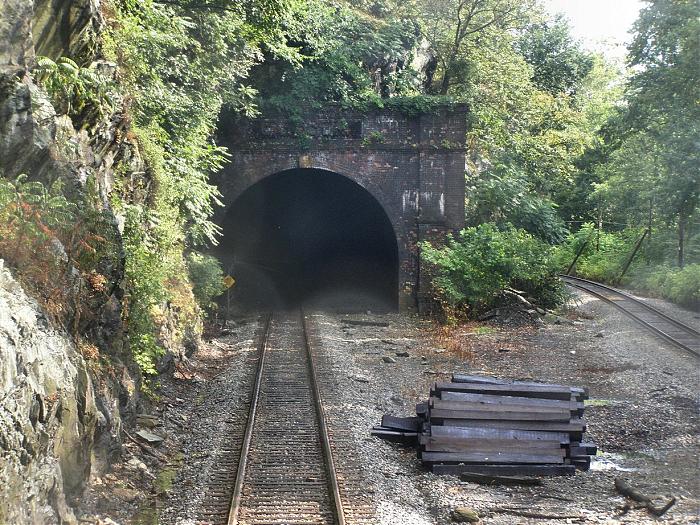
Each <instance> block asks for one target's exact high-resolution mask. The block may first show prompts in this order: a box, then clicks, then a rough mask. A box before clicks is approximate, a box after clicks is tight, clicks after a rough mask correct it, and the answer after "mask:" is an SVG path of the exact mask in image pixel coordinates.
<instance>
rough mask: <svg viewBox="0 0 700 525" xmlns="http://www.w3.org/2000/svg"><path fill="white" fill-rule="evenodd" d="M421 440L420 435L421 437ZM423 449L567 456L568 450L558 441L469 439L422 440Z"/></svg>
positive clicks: (429, 450)
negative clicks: (481, 440)
mask: <svg viewBox="0 0 700 525" xmlns="http://www.w3.org/2000/svg"><path fill="white" fill-rule="evenodd" d="M419 440H420V437H419ZM421 446H422V450H424V451H426V452H470V453H472V452H478V453H481V454H494V453H497V454H506V453H514V454H540V455H541V454H546V455H551V456H561V457H566V453H567V451H566V450H565V449H563V448H561V445H559V444H558V443H554V444H552V443H549V442H547V441H535V442H534V443H532V444H524V443H522V442H520V443H518V442H515V443H514V442H512V441H511V442H510V443H494V442H490V443H489V442H475V441H474V440H469V441H442V440H439V441H435V440H431V439H427V440H424V441H422V442H421Z"/></svg>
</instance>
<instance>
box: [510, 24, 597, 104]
mask: <svg viewBox="0 0 700 525" xmlns="http://www.w3.org/2000/svg"><path fill="white" fill-rule="evenodd" d="M517 47H518V51H519V52H520V53H521V54H522V55H523V57H525V61H526V62H527V63H528V64H530V65H531V66H532V68H533V74H532V82H533V84H534V85H535V86H536V87H537V88H538V89H541V90H543V91H546V92H548V93H550V94H552V95H556V94H558V93H566V94H569V95H573V94H575V93H576V92H577V90H578V88H579V86H580V84H581V83H582V82H583V80H584V79H585V78H586V76H587V75H588V73H589V72H590V71H591V69H593V64H594V58H593V56H592V55H591V54H590V53H587V52H585V51H583V50H582V49H581V46H580V45H579V43H578V42H576V41H575V40H574V39H573V38H572V36H571V32H570V28H569V24H568V23H567V21H566V20H565V19H564V18H563V17H562V16H561V15H559V16H558V17H557V18H555V19H554V20H553V21H545V22H540V23H537V24H532V25H530V26H529V27H527V28H526V30H525V31H523V34H522V36H521V37H520V38H519V39H518V42H517Z"/></svg>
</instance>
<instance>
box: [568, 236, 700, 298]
mask: <svg viewBox="0 0 700 525" xmlns="http://www.w3.org/2000/svg"><path fill="white" fill-rule="evenodd" d="M672 233H673V232H672V231H669V230H666V231H661V232H658V231H657V232H656V234H655V235H654V236H653V237H652V239H650V240H649V239H647V238H646V237H645V239H647V240H645V241H644V243H643V244H642V245H641V246H640V247H639V250H638V252H637V255H636V257H635V258H634V259H633V260H630V258H631V255H632V253H633V251H634V248H635V246H636V245H637V243H638V241H639V239H640V238H641V237H642V235H644V229H643V228H632V227H630V228H626V229H624V230H622V231H619V232H613V233H611V232H605V231H600V232H599V231H598V230H597V229H596V228H595V227H594V225H593V224H585V225H584V226H583V227H582V228H581V229H580V230H578V231H577V232H576V233H575V234H572V235H570V236H569V238H568V239H567V241H566V242H565V243H563V244H562V245H561V246H559V247H558V248H557V253H556V258H557V261H558V265H559V268H562V269H567V268H568V266H569V265H570V264H571V262H572V261H573V260H574V257H575V256H576V254H579V253H580V255H579V258H578V260H577V261H576V265H575V268H574V269H575V273H576V274H577V275H579V276H581V277H585V278H587V279H591V280H595V281H601V282H608V283H612V284H622V285H624V286H626V287H629V288H631V289H633V290H638V291H640V292H644V293H647V294H650V295H652V296H655V297H661V298H664V299H668V300H670V301H673V302H676V303H678V304H681V305H684V306H689V307H691V308H697V307H698V306H700V265H699V264H698V263H694V264H688V265H685V266H684V267H683V268H679V267H677V266H676V267H674V262H675V260H674V257H673V256H672V252H670V251H669V250H668V244H669V239H671V242H673V241H672ZM687 251H688V254H689V255H688V257H689V258H690V259H693V260H699V259H700V236H696V237H695V238H693V239H691V240H690V242H688V246H687ZM628 263H629V268H628V270H627V272H626V273H625V274H624V275H623V270H624V269H625V266H626V265H627V264H628Z"/></svg>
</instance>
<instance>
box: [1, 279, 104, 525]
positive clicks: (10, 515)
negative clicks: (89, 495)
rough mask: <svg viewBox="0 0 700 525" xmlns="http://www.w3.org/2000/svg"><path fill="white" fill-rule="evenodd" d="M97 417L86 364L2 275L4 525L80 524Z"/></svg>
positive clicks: (19, 288)
mask: <svg viewBox="0 0 700 525" xmlns="http://www.w3.org/2000/svg"><path fill="white" fill-rule="evenodd" d="M97 414H98V412H97V407H96V406H95V398H94V391H93V385H92V380H91V378H90V375H89V374H88V371H87V368H86V363H85V360H84V359H83V358H82V357H81V355H80V354H78V352H77V351H76V349H75V347H74V345H73V343H72V342H71V340H70V339H69V338H68V337H67V336H66V335H65V334H63V333H61V332H60V331H57V330H56V329H54V328H52V327H51V324H50V323H49V321H48V320H47V318H46V316H45V315H44V314H43V313H42V312H41V310H40V309H39V307H38V305H37V303H36V302H35V301H34V300H33V299H31V298H29V297H28V296H27V295H26V294H25V293H24V291H23V290H22V288H21V287H20V285H19V284H18V283H17V282H16V281H15V280H14V279H13V277H12V276H11V275H10V273H9V271H7V270H6V269H0V523H73V522H74V521H75V518H74V516H73V513H72V511H71V509H70V507H69V506H68V505H67V504H66V499H65V498H66V496H67V497H69V498H70V497H71V496H74V495H77V494H79V493H80V491H81V490H82V487H83V484H84V483H85V482H86V480H87V478H88V475H89V472H90V457H91V454H92V445H93V436H94V434H95V426H96V423H97ZM64 494H65V495H64Z"/></svg>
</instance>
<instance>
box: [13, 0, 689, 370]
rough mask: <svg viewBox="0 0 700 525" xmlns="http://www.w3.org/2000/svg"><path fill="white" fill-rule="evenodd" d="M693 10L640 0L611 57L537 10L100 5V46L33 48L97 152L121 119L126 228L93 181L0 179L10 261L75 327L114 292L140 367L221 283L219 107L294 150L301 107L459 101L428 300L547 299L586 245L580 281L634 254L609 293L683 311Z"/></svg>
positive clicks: (368, 0) (44, 75) (556, 297)
mask: <svg viewBox="0 0 700 525" xmlns="http://www.w3.org/2000/svg"><path fill="white" fill-rule="evenodd" d="M699 9H700V8H699V7H698V4H697V2H696V1H695V0H676V1H673V2H669V1H664V2H647V4H646V7H645V8H644V9H643V10H642V12H641V14H640V17H639V20H638V21H637V23H636V25H635V28H634V35H635V36H634V40H633V42H632V44H631V45H630V48H629V55H628V60H627V64H626V66H625V65H622V64H615V63H610V62H609V61H607V60H606V59H605V58H604V57H603V56H599V55H595V54H592V53H589V52H587V51H586V50H584V49H583V48H582V47H581V45H580V44H579V43H578V42H576V41H575V40H574V39H573V38H572V36H571V33H570V31H569V28H568V26H567V24H566V22H565V21H563V20H561V19H558V18H555V19H551V18H550V17H548V16H547V15H545V14H544V11H543V9H542V8H541V5H540V3H539V2H538V0H527V1H523V0H431V1H429V2H428V1H421V0H405V1H401V2H399V1H397V0H360V1H354V2H350V1H345V0H304V1H302V0H242V1H240V2H228V1H224V0H206V1H195V0H145V1H137V0H112V1H111V2H107V3H106V4H104V6H103V9H102V12H103V15H104V17H105V21H106V28H105V30H104V31H102V32H101V33H100V34H99V35H96V36H95V38H96V40H97V41H96V42H95V43H94V45H91V46H88V47H89V49H92V50H94V52H95V56H91V57H81V59H80V60H78V59H75V60H71V59H70V58H67V57H62V58H58V59H56V60H52V59H49V58H46V57H42V58H40V59H39V60H38V65H37V67H36V68H35V70H34V71H33V75H34V77H35V79H36V80H37V81H38V82H39V83H40V85H41V86H43V88H44V89H45V90H46V91H47V93H48V94H49V96H50V98H51V101H52V103H53V105H54V107H55V108H56V111H57V113H58V114H60V115H68V116H69V117H70V119H71V121H72V122H73V124H74V126H75V127H76V128H78V129H80V130H85V132H86V133H87V135H88V138H89V140H90V141H92V142H93V143H99V141H100V140H102V138H101V135H100V134H99V133H98V132H97V131H96V130H97V129H98V128H105V127H106V126H109V125H110V122H112V123H118V126H117V127H118V129H115V130H114V131H115V137H116V138H115V141H116V142H118V143H119V144H118V146H119V148H118V153H117V154H116V157H115V159H114V175H115V180H114V186H113V187H112V188H111V194H110V195H109V200H110V204H111V207H112V211H113V212H114V213H115V215H116V216H117V217H118V219H119V223H120V224H121V225H122V226H123V231H121V232H119V234H116V233H115V225H113V224H112V223H111V222H110V220H109V218H108V217H106V215H105V214H104V213H103V211H102V210H103V207H104V203H103V202H102V201H101V198H98V197H97V196H96V193H98V192H96V190H95V189H94V188H93V187H94V186H96V182H95V181H94V180H92V179H91V177H92V175H90V176H89V177H88V184H87V188H85V190H84V191H82V192H78V191H77V190H76V191H73V192H72V193H71V194H70V195H67V194H65V193H64V192H63V190H62V189H61V188H60V184H59V183H56V184H55V185H52V184H48V183H46V184H39V183H35V182H29V181H28V180H27V179H26V178H24V177H22V178H20V179H18V180H16V181H10V180H7V179H6V178H0V250H1V253H2V256H3V257H4V258H6V259H7V260H8V262H9V264H12V265H13V266H15V267H16V268H21V273H22V274H23V275H22V279H23V280H24V282H25V283H28V285H31V286H34V287H35V289H36V290H37V293H38V294H40V295H41V294H43V295H42V301H43V302H44V304H46V305H47V307H48V308H49V310H50V311H52V312H55V314H56V317H58V318H60V319H62V322H64V323H66V325H67V326H70V327H71V328H72V329H73V330H74V331H76V332H79V331H80V330H79V328H80V326H81V325H82V324H84V320H85V319H87V318H88V317H89V312H91V311H94V309H93V308H91V307H89V306H85V305H91V304H93V303H94V302H96V301H97V302H99V301H100V300H103V299H104V298H106V297H107V294H108V293H111V291H112V290H113V289H114V288H115V287H119V288H121V291H122V292H123V294H118V295H119V297H120V299H121V301H122V306H123V315H124V319H123V320H124V323H125V326H126V327H127V331H128V342H129V348H130V351H131V353H132V354H133V356H134V359H135V360H136V361H137V362H138V363H139V365H140V367H141V369H142V371H143V372H144V373H146V374H154V373H155V372H156V368H155V364H156V361H157V359H158V357H159V356H160V355H161V354H162V353H163V351H164V346H165V345H166V344H169V345H178V344H184V343H185V342H187V340H189V339H196V337H197V331H198V330H199V327H200V324H201V323H200V321H201V317H202V314H203V311H205V310H207V309H209V308H211V307H212V300H213V298H214V297H215V296H216V295H217V293H219V292H220V290H221V283H220V280H221V275H222V274H221V269H220V268H219V266H218V264H217V262H216V261H215V260H214V259H213V258H210V257H208V256H204V255H202V254H201V253H200V251H206V247H207V245H211V244H214V243H216V240H217V236H218V235H219V233H220V232H219V230H218V228H217V226H216V225H215V224H214V223H213V222H212V220H211V218H212V215H213V212H214V209H215V207H216V206H217V205H218V204H219V201H218V199H219V191H218V189H217V188H216V187H215V186H214V185H213V184H212V183H211V181H210V176H211V175H212V174H213V173H214V172H216V171H218V170H219V169H220V168H221V167H222V166H223V165H224V164H225V163H226V161H227V152H226V151H225V150H224V149H223V148H221V147H220V146H218V145H217V144H216V143H215V141H214V138H213V137H214V134H215V131H216V127H217V123H218V119H219V115H220V114H222V112H224V113H223V114H227V115H229V114H231V113H233V114H234V115H239V116H247V117H249V118H254V117H255V116H256V115H258V114H259V113H260V112H261V111H277V112H279V114H280V115H281V116H283V117H286V118H287V121H288V124H289V127H290V128H291V129H293V130H294V132H295V133H296V134H297V137H298V141H299V146H300V147H301V148H303V149H308V148H311V147H313V144H312V142H313V141H312V138H311V136H310V135H308V134H307V133H306V131H305V129H304V122H303V118H302V116H301V115H302V113H303V111H306V110H308V109H309V108H312V109H313V108H320V107H323V106H324V105H327V104H339V105H341V106H343V107H349V108H354V109H357V110H361V111H370V110H373V109H376V108H385V109H391V110H396V111H401V112H404V113H406V114H409V115H418V114H420V113H429V112H431V111H434V110H435V108H437V107H438V106H441V105H454V104H457V103H460V104H463V103H464V104H467V105H468V106H469V108H470V113H469V117H468V118H469V125H470V131H469V133H468V137H467V150H466V152H465V153H466V154H467V158H468V166H467V170H466V174H465V176H466V182H467V193H466V195H465V199H466V200H465V202H466V213H467V217H466V218H467V224H468V227H467V228H466V229H465V230H464V231H463V232H461V233H460V234H459V235H458V236H457V237H456V238H454V239H451V240H449V241H448V243H447V245H446V246H445V247H442V248H438V247H431V246H429V245H427V244H423V245H422V250H423V253H424V254H425V256H426V259H427V260H428V261H429V262H431V263H432V264H434V272H435V275H436V278H435V285H436V286H435V288H436V296H437V297H436V298H437V299H438V300H439V301H440V303H441V304H443V305H444V306H446V307H448V308H450V309H451V310H452V311H462V312H467V313H469V314H474V313H477V312H479V311H481V310H483V309H485V308H488V307H490V306H491V305H493V304H495V301H498V300H499V297H501V296H502V293H503V290H505V289H507V288H509V287H510V288H514V289H517V290H521V291H524V292H526V293H527V294H528V295H529V296H531V297H533V298H534V299H535V300H536V302H538V304H540V305H542V306H552V305H555V304H556V303H557V302H559V301H560V300H561V298H562V290H561V287H560V286H559V285H558V283H557V281H556V279H555V278H554V274H555V272H556V271H562V270H565V269H566V268H567V267H568V266H569V265H570V263H571V261H572V260H573V258H574V256H575V255H576V254H577V253H578V251H579V248H581V246H582V245H583V243H584V242H587V245H586V247H585V249H583V251H582V253H581V256H580V258H579V260H578V262H577V264H576V271H577V272H578V273H579V274H581V275H583V276H587V277H590V278H594V279H599V280H605V281H609V282H615V281H617V280H618V279H619V278H620V276H621V274H622V271H623V269H624V267H625V266H626V264H627V262H628V261H629V262H630V265H629V266H630V267H629V270H628V271H627V273H626V274H625V276H624V278H623V280H622V283H623V284H625V285H629V286H632V287H635V288H638V289H640V290H644V291H648V292H649V293H653V294H657V295H660V296H662V297H666V298H669V299H671V300H674V301H678V302H680V303H682V304H686V305H691V306H693V305H697V301H698V295H700V286H698V280H699V279H698V264H700V231H699V229H698V227H699V224H700V214H699V213H698V203H699V201H700V170H699V169H698V166H700V154H699V151H700V150H699V149H698V147H697V137H698V136H700V105H698V103H697V101H698V100H699V99H700V68H698V67H697V57H698V55H700V49H699V47H700V40H698V38H697V35H698V33H699V32H700V16H698V15H699V14H700V13H699ZM95 59H100V60H102V61H101V62H94V61H95ZM345 125H346V126H347V123H345ZM382 141H383V137H382V135H381V133H375V134H371V135H369V136H368V137H366V138H365V144H366V145H369V144H372V143H381V142H382ZM442 146H444V147H453V145H451V144H447V143H443V144H442ZM30 175H31V174H30ZM644 230H647V231H648V232H649V233H648V234H647V236H646V238H645V240H644V242H643V243H642V244H641V246H640V249H639V252H638V255H637V257H636V258H635V259H634V260H630V256H631V252H632V250H633V248H634V247H635V246H636V243H637V240H638V239H639V238H640V237H641V235H642V233H643V231H644ZM117 236H120V237H121V239H120V240H119V241H117V240H116V237H117ZM55 241H58V242H55ZM122 250H123V251H122ZM35 254H36V255H35ZM122 267H123V276H122V275H121V274H120V272H121V270H122ZM74 270H75V271H77V273H78V274H79V275H80V276H81V280H80V282H81V284H80V286H78V287H74V286H71V285H70V282H71V279H73V278H74V277H73V275H74V274H75V272H74ZM49 275H53V276H58V277H56V278H54V279H52V281H51V282H49V278H48V277H47V276H49ZM61 289H65V290H67V292H66V293H65V294H64V295H61V293H59V292H58V290H61ZM75 290H78V292H75V293H79V294H82V295H79V296H76V295H75V294H74V291H75ZM66 294H67V295H66ZM71 294H73V295H71ZM79 305H82V306H79ZM166 339H167V341H166Z"/></svg>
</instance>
